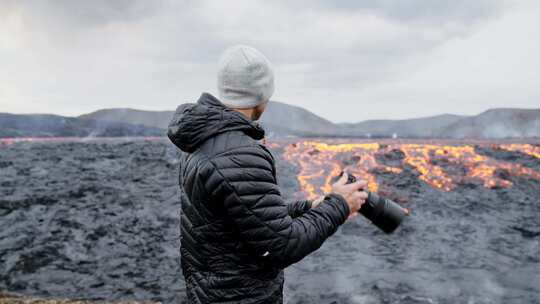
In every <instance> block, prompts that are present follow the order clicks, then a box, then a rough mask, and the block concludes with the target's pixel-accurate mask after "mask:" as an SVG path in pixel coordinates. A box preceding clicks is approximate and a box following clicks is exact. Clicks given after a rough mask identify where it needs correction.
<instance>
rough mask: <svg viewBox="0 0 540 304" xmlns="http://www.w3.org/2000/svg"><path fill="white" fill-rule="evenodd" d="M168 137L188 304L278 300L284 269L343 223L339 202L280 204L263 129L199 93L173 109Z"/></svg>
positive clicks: (344, 209) (342, 203) (330, 198)
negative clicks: (176, 168)
mask: <svg viewBox="0 0 540 304" xmlns="http://www.w3.org/2000/svg"><path fill="white" fill-rule="evenodd" d="M168 136H169V138H170V139H171V141H172V142H173V143H174V144H175V145H176V146H178V147H179V148H180V149H181V150H182V151H184V152H185V153H182V155H181V157H180V188H181V190H182V191H181V202H182V217H181V249H180V251H181V258H182V271H183V274H184V277H185V281H186V286H187V293H188V298H189V300H190V302H192V303H214V302H215V303H217V302H219V303H281V302H282V292H283V271H282V270H283V268H285V267H287V266H289V265H291V264H293V263H296V262H298V261H300V260H301V259H302V258H304V257H305V256H306V255H308V254H309V253H311V252H313V251H314V250H316V249H318V248H319V247H320V246H321V245H322V243H323V242H324V241H325V240H326V239H327V238H328V237H329V236H330V235H332V234H333V233H334V232H335V231H336V230H337V228H338V227H339V225H341V224H342V223H343V222H344V221H345V220H346V218H347V215H348V213H349V209H348V206H347V204H346V202H345V201H344V199H343V197H341V196H339V195H335V194H330V195H328V196H327V197H326V199H325V200H324V201H323V203H321V204H320V205H319V206H317V208H313V209H310V207H311V202H309V201H304V202H297V203H292V204H286V203H285V202H284V201H283V199H282V197H281V195H280V192H279V188H278V186H277V184H276V169H275V166H274V159H273V157H272V155H271V153H270V152H269V151H268V150H267V149H266V148H265V147H264V146H263V145H261V144H259V143H258V142H257V140H260V139H262V138H263V137H264V131H263V130H262V129H261V128H260V127H259V126H258V125H257V124H256V123H254V122H251V121H249V120H248V119H247V118H245V117H244V116H243V115H242V114H241V113H238V112H236V111H233V110H230V109H228V108H226V107H225V106H224V105H223V104H222V103H221V102H219V100H217V99H216V98H215V97H213V96H212V95H210V94H207V93H204V94H203V95H202V96H201V97H200V99H199V101H198V102H197V104H184V105H181V106H179V107H178V109H177V110H176V114H175V116H174V117H173V120H172V122H171V124H170V126H169V131H168Z"/></svg>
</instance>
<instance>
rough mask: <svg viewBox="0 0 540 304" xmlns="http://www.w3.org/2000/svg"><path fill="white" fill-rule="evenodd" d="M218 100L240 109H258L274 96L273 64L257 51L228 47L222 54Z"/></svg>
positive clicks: (247, 47)
mask: <svg viewBox="0 0 540 304" xmlns="http://www.w3.org/2000/svg"><path fill="white" fill-rule="evenodd" d="M218 91H219V98H220V99H221V102H223V104H225V105H227V106H230V107H233V108H239V109H247V108H252V107H255V106H257V105H259V104H261V103H264V102H267V101H268V100H270V97H271V96H272V94H273V93H274V72H273V71H272V67H271V64H270V61H268V59H266V57H265V56H264V55H263V54H262V53H261V52H259V51H257V50H256V49H255V48H252V47H250V46H246V45H235V46H232V47H229V48H227V49H226V50H225V52H223V55H221V59H220V60H219V70H218Z"/></svg>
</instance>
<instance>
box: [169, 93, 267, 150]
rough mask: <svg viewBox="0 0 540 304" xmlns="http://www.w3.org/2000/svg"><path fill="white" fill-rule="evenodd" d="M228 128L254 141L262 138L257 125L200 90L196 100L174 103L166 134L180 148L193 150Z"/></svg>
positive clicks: (262, 131) (262, 134)
mask: <svg viewBox="0 0 540 304" xmlns="http://www.w3.org/2000/svg"><path fill="white" fill-rule="evenodd" d="M229 131H242V132H244V133H245V134H247V135H249V136H250V137H252V138H253V139H256V140H259V139H262V138H263V137H264V130H263V129H262V128H261V127H260V126H259V124H257V123H256V122H254V121H250V120H249V119H248V118H247V117H245V116H244V115H243V114H242V113H239V112H237V111H234V110H232V109H229V108H227V107H226V106H225V105H224V104H222V103H221V102H220V101H219V100H218V99H217V98H216V97H214V96H212V95H211V94H208V93H203V94H202V95H201V97H199V100H198V101H197V103H188V104H183V105H180V106H178V108H177V109H176V112H175V113H174V116H173V119H172V120H171V122H170V123H169V128H168V131H167V136H168V137H169V139H170V140H171V141H172V142H173V143H174V144H175V145H176V146H177V147H178V148H180V149H181V150H182V151H185V152H193V151H195V150H196V149H197V148H198V147H199V146H200V145H201V144H202V143H204V142H205V141H206V140H208V139H209V138H211V137H214V136H216V135H218V134H221V133H225V132H229Z"/></svg>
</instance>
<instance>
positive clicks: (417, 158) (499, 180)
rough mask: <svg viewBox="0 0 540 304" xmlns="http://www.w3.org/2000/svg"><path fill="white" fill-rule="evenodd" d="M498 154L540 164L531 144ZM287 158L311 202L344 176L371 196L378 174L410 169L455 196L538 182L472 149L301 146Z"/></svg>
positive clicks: (524, 170)
mask: <svg viewBox="0 0 540 304" xmlns="http://www.w3.org/2000/svg"><path fill="white" fill-rule="evenodd" d="M497 148H498V149H503V150H508V151H517V152H521V153H524V154H527V155H532V156H535V157H537V158H540V148H539V147H538V146H534V145H530V144H510V145H500V146H498V147H497ZM283 155H284V158H285V159H287V160H288V161H290V162H292V163H293V164H297V165H298V167H299V171H300V172H299V174H298V182H299V184H300V188H301V189H302V192H303V194H304V195H306V196H307V197H308V198H311V199H313V198H315V197H317V196H319V195H321V194H322V193H328V192H329V190H330V184H331V179H332V177H334V176H336V175H338V174H339V172H341V171H343V170H345V171H347V172H350V173H352V174H354V175H356V176H359V177H362V178H363V179H365V180H366V181H367V182H368V188H369V190H370V191H377V190H378V189H379V184H378V183H377V179H376V176H375V174H374V172H391V173H394V174H399V173H401V172H402V171H403V170H404V169H406V168H407V169H412V170H415V171H416V172H417V174H418V178H419V179H420V180H422V181H424V182H426V183H427V184H429V185H431V186H432V187H435V188H437V189H440V190H442V191H451V190H453V189H455V187H457V186H458V185H459V184H461V183H464V182H468V181H479V182H480V183H481V184H482V185H483V186H484V187H486V188H508V187H511V186H512V185H513V183H512V181H510V180H509V179H508V178H507V177H508V176H521V177H526V178H532V179H537V180H540V172H539V171H536V170H534V169H531V168H528V167H525V166H523V165H520V164H517V163H513V162H507V161H501V160H498V159H494V158H490V157H488V156H485V155H482V154H479V153H478V152H477V151H476V150H475V147H474V146H471V145H455V146H451V145H443V144H400V143H391V144H378V143H342V144H327V143H322V142H316V141H303V142H299V143H294V144H290V145H288V146H287V147H285V150H284V154H283ZM381 155H382V156H384V155H390V156H391V157H392V155H394V158H397V159H394V160H393V161H391V162H385V163H383V162H380V161H378V158H380V157H378V156H381ZM396 155H397V156H396ZM505 175H506V176H505Z"/></svg>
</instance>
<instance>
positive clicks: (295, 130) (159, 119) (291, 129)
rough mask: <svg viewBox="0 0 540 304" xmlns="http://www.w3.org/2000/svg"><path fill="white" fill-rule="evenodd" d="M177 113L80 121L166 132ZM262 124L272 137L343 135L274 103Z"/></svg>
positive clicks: (109, 112)
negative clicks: (129, 124)
mask: <svg viewBox="0 0 540 304" xmlns="http://www.w3.org/2000/svg"><path fill="white" fill-rule="evenodd" d="M173 114H174V111H159V112H158V111H142V110H135V109H121V108H117V109H104V110H98V111H95V112H92V113H88V114H84V115H81V116H79V118H86V119H95V120H102V121H116V122H124V123H135V124H142V125H145V126H149V127H157V128H162V129H166V128H167V126H168V124H169V121H171V118H172V116H173ZM261 124H262V125H263V127H264V128H265V129H266V131H267V133H268V134H269V135H270V136H288V135H297V136H309V135H313V136H324V135H337V134H341V133H340V132H341V127H340V126H339V125H336V124H334V123H332V122H330V121H328V120H326V119H324V118H322V117H319V116H317V115H315V114H313V113H311V112H310V111H308V110H306V109H303V108H301V107H296V106H291V105H288V104H285V103H281V102H277V101H271V102H270V103H269V104H268V107H267V109H266V111H265V112H264V115H263V116H262V118H261Z"/></svg>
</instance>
